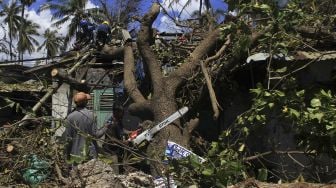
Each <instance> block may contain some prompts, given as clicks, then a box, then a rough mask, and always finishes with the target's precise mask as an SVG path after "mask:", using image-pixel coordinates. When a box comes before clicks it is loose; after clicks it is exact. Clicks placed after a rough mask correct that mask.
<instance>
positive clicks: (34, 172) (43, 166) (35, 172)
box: [22, 155, 50, 185]
mask: <svg viewBox="0 0 336 188" xmlns="http://www.w3.org/2000/svg"><path fill="white" fill-rule="evenodd" d="M28 164H29V167H28V168H27V169H25V170H23V175H22V176H23V179H24V181H25V182H27V183H29V184H32V185H35V184H38V183H41V182H42V181H44V180H45V179H47V177H48V176H49V174H50V165H49V163H48V162H47V161H45V160H42V159H39V158H38V157H37V156H36V155H30V156H29V157H28Z"/></svg>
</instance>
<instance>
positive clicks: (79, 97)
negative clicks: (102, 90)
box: [74, 92, 91, 103]
mask: <svg viewBox="0 0 336 188" xmlns="http://www.w3.org/2000/svg"><path fill="white" fill-rule="evenodd" d="M89 99H91V96H90V95H89V94H87V93H84V92H78V93H76V94H75V96H74V101H75V103H81V102H86V101H87V100H89Z"/></svg>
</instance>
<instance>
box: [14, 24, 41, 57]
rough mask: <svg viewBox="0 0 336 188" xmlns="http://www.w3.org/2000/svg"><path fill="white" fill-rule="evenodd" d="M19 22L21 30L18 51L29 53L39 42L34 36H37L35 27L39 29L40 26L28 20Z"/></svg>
mask: <svg viewBox="0 0 336 188" xmlns="http://www.w3.org/2000/svg"><path fill="white" fill-rule="evenodd" d="M21 24H22V26H21V27H22V31H21V33H20V37H19V41H18V45H17V46H18V51H19V52H21V53H24V52H26V51H28V53H29V54H31V53H32V52H34V51H35V45H38V44H39V43H38V41H37V40H36V39H35V38H34V36H35V37H36V36H39V33H38V32H37V29H39V28H40V26H39V25H38V24H36V23H33V22H32V21H30V20H23V22H22V23H21Z"/></svg>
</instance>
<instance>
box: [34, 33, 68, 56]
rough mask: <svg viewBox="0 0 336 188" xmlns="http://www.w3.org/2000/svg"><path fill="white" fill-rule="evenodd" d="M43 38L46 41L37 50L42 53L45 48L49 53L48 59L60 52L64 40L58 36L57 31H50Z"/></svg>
mask: <svg viewBox="0 0 336 188" xmlns="http://www.w3.org/2000/svg"><path fill="white" fill-rule="evenodd" d="M43 37H44V38H45V40H44V41H43V43H42V44H41V45H40V46H39V47H38V48H37V50H38V51H40V50H42V48H45V50H46V51H47V57H54V56H55V55H56V54H57V53H58V52H59V49H60V47H61V46H62V44H63V38H62V37H59V36H57V31H50V30H49V29H47V30H46V31H45V32H44V34H43Z"/></svg>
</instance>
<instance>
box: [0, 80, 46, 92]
mask: <svg viewBox="0 0 336 188" xmlns="http://www.w3.org/2000/svg"><path fill="white" fill-rule="evenodd" d="M16 91H19V92H45V91H46V89H45V87H44V86H43V85H42V84H41V83H39V82H34V83H25V82H23V83H16V84H7V83H3V82H0V93H7V92H16Z"/></svg>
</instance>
